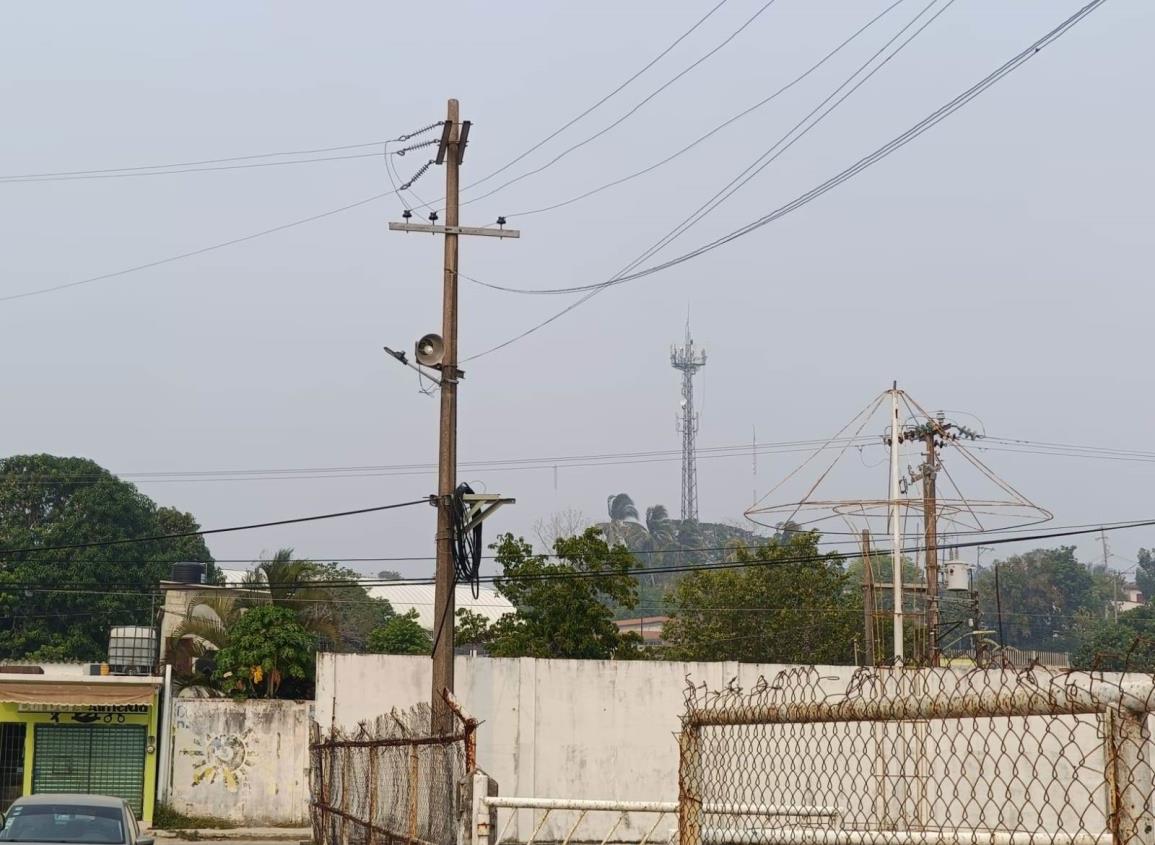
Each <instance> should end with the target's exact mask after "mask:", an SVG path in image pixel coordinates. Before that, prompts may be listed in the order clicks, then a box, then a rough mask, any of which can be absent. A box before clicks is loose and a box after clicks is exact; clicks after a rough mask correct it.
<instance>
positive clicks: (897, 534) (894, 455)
mask: <svg viewBox="0 0 1155 845" xmlns="http://www.w3.org/2000/svg"><path fill="white" fill-rule="evenodd" d="M898 396H899V392H898V382H895V383H894V386H893V387H892V388H891V390H890V553H891V558H892V559H891V570H892V576H893V584H894V662H895V664H896V665H901V664H902V662H903V659H904V654H903V630H902V629H903V624H902V515H901V512H900V511H901V508H900V505H899V499H898V496H899V488H898V478H899V475H898V457H899V456H898V449H899V437H900V436H901V434H902V426H901V425H900V424H899V418H898Z"/></svg>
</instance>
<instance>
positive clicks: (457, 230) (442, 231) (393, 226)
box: [389, 222, 521, 238]
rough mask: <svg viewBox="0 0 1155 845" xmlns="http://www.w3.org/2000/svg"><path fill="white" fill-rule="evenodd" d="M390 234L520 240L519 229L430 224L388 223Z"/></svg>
mask: <svg viewBox="0 0 1155 845" xmlns="http://www.w3.org/2000/svg"><path fill="white" fill-rule="evenodd" d="M389 231H390V232H423V233H425V234H427V235H480V236H481V237H483V238H520V237H521V230H520V229H485V228H482V227H480V226H435V225H433V224H431V223H392V222H391V223H390V224H389Z"/></svg>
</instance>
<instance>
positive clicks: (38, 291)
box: [0, 191, 393, 302]
mask: <svg viewBox="0 0 1155 845" xmlns="http://www.w3.org/2000/svg"><path fill="white" fill-rule="evenodd" d="M390 196H393V191H384V192H382V193H379V194H373V195H372V196H369V197H365V198H364V199H361V200H357V201H356V202H351V203H349V204H348V205H342V206H340V207H338V208H331V209H329V210H328V211H322V212H321V213H320V214H313V215H311V216H309V217H302V218H300V219H298V220H292V221H290V222H288V223H282V224H281V225H279V226H273V227H272V228H271V229H262V230H261V231H259V232H253V233H252V234H249V235H242V236H241V237H239V238H232V239H231V240H227V241H221V242H219V243H215V244H210V245H209V246H203V247H200V248H199V249H192V250H189V251H187V252H180V253H177V254H176V255H170V256H168V257H167V258H159V259H157V260H156V261H149V262H146V263H144V264H137V265H135V266H132V267H126V268H124V269H122V270H114V271H113V272H111V273H102V274H101V275H99V276H90V277H89V278H87V279H80V280H78V281H75V282H65V283H64V284H60V285H51V286H49V287H44V288H35V289H33V290H26V291H23V292H21V293H10V294H7V295H3V296H0V302H11V301H12V300H16V299H27V298H29V297H33V296H43V295H44V294H48V293H56V292H58V291H62V290H68V289H69V288H76V287H80V286H81V285H91V284H94V283H95V282H104V281H107V280H109V279H116V278H119V277H121V276H127V275H129V274H130V273H139V272H140V271H141V270H151V269H153V268H154V267H161V266H163V265H165V264H172V263H174V262H177V261H183V260H184V259H186V258H193V257H195V256H198V255H205V254H206V253H209V252H216V251H217V250H220V249H225V248H226V247H230V246H236V245H237V244H243V243H247V242H248V241H255V240H256V239H257V238H263V237H265V236H266V235H273V234H276V233H277V232H284V231H285V230H287V229H293V228H295V227H297V226H304V225H305V224H306V223H314V222H316V221H318V220H323V219H325V218H326V217H333V216H334V215H337V214H342V213H344V212H346V211H352V210H353V209H354V208H360V207H361V206H363V205H369V204H370V203H374V202H378V201H379V200H383V199H385V198H386V197H390Z"/></svg>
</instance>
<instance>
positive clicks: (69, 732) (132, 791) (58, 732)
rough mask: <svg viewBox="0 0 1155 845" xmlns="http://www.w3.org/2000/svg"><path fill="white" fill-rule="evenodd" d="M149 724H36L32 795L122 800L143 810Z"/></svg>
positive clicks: (137, 814)
mask: <svg viewBox="0 0 1155 845" xmlns="http://www.w3.org/2000/svg"><path fill="white" fill-rule="evenodd" d="M146 734H147V731H146V729H145V727H144V725H99V726H98V725H37V726H36V733H35V738H34V746H33V747H34V751H33V757H32V791H33V792H34V793H46V792H65V793H87V794H90V795H108V796H111V797H113V798H123V799H124V800H125V801H127V802H128V803H129V806H131V807H132V809H133V812H135V813H136V816H137V818H140V816H141V813H142V812H143V810H144V765H145V744H146V740H147V736H146Z"/></svg>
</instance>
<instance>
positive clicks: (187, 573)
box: [172, 562, 206, 584]
mask: <svg viewBox="0 0 1155 845" xmlns="http://www.w3.org/2000/svg"><path fill="white" fill-rule="evenodd" d="M205 569H206V567H205V565H204V564H203V563H196V562H188V563H174V564H173V565H172V580H173V581H176V582H177V583H178V584H203V583H204V582H205Z"/></svg>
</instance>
